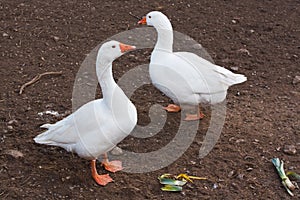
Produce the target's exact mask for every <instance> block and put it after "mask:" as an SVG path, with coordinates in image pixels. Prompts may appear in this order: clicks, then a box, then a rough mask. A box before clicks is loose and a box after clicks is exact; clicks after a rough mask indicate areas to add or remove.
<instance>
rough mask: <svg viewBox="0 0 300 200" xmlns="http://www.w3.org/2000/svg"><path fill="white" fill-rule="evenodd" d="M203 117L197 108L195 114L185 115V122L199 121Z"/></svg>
mask: <svg viewBox="0 0 300 200" xmlns="http://www.w3.org/2000/svg"><path fill="white" fill-rule="evenodd" d="M204 117H205V115H204V114H203V112H201V110H200V108H199V107H198V111H197V114H186V117H185V119H184V120H185V121H195V120H199V119H203V118H204Z"/></svg>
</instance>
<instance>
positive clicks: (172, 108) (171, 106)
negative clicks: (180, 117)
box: [163, 104, 181, 112]
mask: <svg viewBox="0 0 300 200" xmlns="http://www.w3.org/2000/svg"><path fill="white" fill-rule="evenodd" d="M163 109H165V110H166V111H168V112H179V111H180V110H181V108H180V106H178V105H175V104H169V105H168V106H167V107H164V108H163Z"/></svg>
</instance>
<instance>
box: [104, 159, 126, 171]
mask: <svg viewBox="0 0 300 200" xmlns="http://www.w3.org/2000/svg"><path fill="white" fill-rule="evenodd" d="M102 165H103V166H104V168H105V169H106V170H107V171H110V172H117V171H121V170H122V169H123V167H122V162H121V161H119V160H114V161H110V162H108V161H104V162H102Z"/></svg>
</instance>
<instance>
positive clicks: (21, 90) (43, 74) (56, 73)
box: [19, 71, 62, 94]
mask: <svg viewBox="0 0 300 200" xmlns="http://www.w3.org/2000/svg"><path fill="white" fill-rule="evenodd" d="M61 74H62V71H60V72H45V73H42V74H38V75H36V76H35V77H34V78H33V79H32V80H31V81H29V82H27V83H25V84H24V85H22V86H21V89H20V92H19V94H22V93H23V91H24V89H25V87H27V86H29V85H31V84H33V83H35V82H37V81H38V80H40V79H41V78H42V77H43V76H46V75H61Z"/></svg>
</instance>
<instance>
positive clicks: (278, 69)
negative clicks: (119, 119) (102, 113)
mask: <svg viewBox="0 0 300 200" xmlns="http://www.w3.org/2000/svg"><path fill="white" fill-rule="evenodd" d="M155 9H162V10H163V12H164V13H165V14H166V15H167V16H169V18H170V19H171V20H172V23H173V26H174V29H175V30H177V31H179V32H182V33H185V34H187V35H190V36H191V37H192V38H194V39H195V40H196V41H198V42H199V43H201V44H202V45H203V46H204V47H205V48H206V50H207V51H208V52H209V53H210V55H212V57H213V59H214V61H215V62H216V63H217V64H219V65H222V66H225V67H227V68H230V67H233V66H234V67H239V70H238V72H239V73H242V74H245V75H246V76H247V77H248V81H247V82H246V83H244V84H240V85H236V86H234V87H232V88H230V90H229V94H228V96H227V116H226V122H225V126H224V128H223V131H222V135H221V137H220V139H219V140H218V143H217V145H216V146H215V148H214V149H213V150H212V151H211V152H210V153H209V155H208V156H206V157H204V158H203V159H199V158H198V150H199V148H200V145H201V141H202V137H201V134H203V133H204V132H205V131H206V128H207V126H208V123H209V113H208V117H207V118H205V119H204V120H202V121H201V122H200V126H199V130H198V135H197V137H196V138H195V141H194V142H193V144H192V145H191V146H190V148H189V149H188V150H187V151H186V152H185V153H184V155H183V156H182V157H180V159H178V160H177V161H176V162H174V163H173V164H171V165H170V166H168V167H166V168H163V169H160V170H158V171H154V172H149V173H144V174H130V173H125V172H118V173H115V174H112V175H111V176H112V177H113V178H114V180H115V182H114V183H111V184H109V185H107V186H106V187H99V186H98V185H96V184H95V182H94V181H93V179H92V178H91V175H90V170H89V162H88V161H86V160H84V159H82V158H79V157H78V156H77V155H72V154H71V153H68V152H66V151H65V150H63V149H61V148H56V147H49V146H43V145H37V144H35V143H34V142H33V140H32V139H33V137H34V136H36V135H37V134H39V133H41V132H42V130H41V129H40V128H39V126H40V125H41V124H43V123H46V122H55V121H57V120H59V119H58V118H55V117H53V116H44V117H40V116H38V115H37V113H38V112H42V111H45V110H47V109H51V110H56V111H58V112H59V113H64V112H66V111H67V112H71V110H72V102H71V96H72V87H73V82H74V79H75V76H76V73H77V70H78V69H79V67H80V64H81V62H82V61H83V60H84V58H85V56H86V54H88V53H89V52H90V51H91V50H92V49H93V48H94V47H95V46H97V45H98V44H99V43H100V42H102V41H104V40H105V39H106V38H108V37H110V36H112V35H114V34H116V33H118V32H121V31H124V30H127V29H133V28H135V27H138V26H137V24H136V22H137V20H136V19H135V18H133V17H132V16H130V15H129V14H128V13H129V12H132V13H133V14H135V15H138V16H142V15H144V14H146V13H147V12H148V11H151V10H155ZM0 11H1V12H0V19H1V21H0V29H1V30H0V33H1V35H0V52H1V54H0V58H1V59H0V66H1V67H0V72H1V82H2V83H1V88H0V92H1V93H0V95H1V97H0V117H1V118H0V144H1V146H0V180H1V182H0V199H112V198H113V199H242V198H246V199H289V198H290V197H289V196H288V194H287V193H286V192H285V190H284V188H283V187H282V185H281V183H280V181H279V179H278V175H277V174H276V173H275V170H274V167H273V166H272V164H271V162H270V159H271V158H273V157H279V158H281V159H283V160H284V161H285V163H286V165H285V166H286V168H289V169H293V170H294V171H298V172H300V162H299V161H300V159H299V151H300V150H299V149H300V129H299V127H300V109H299V100H300V89H299V84H298V85H295V84H292V81H293V79H294V77H295V76H296V75H300V71H299V61H300V60H299V57H300V43H299V41H300V37H299V36H300V33H299V32H300V17H299V13H300V1H297V0H287V1H281V0H248V1H233V0H223V1H216V0H201V1H198V0H190V1H179V0H176V1H162V0H157V1H140V0H139V1H133V0H128V1H115V2H111V1H96V0H90V1H58V0H53V1H37V0H32V1H21V0H13V1H11V0H2V1H1V2H0ZM232 20H235V21H232ZM234 22H235V23H234ZM54 36H55V37H58V38H59V39H58V40H57V41H55V39H54ZM240 49H247V50H248V51H249V53H250V55H248V54H247V53H246V52H242V51H239V50H240ZM136 56H137V57H138V60H135V59H134V57H129V56H128V55H125V56H124V58H122V59H120V60H118V61H116V63H115V64H114V66H116V67H114V76H115V78H116V79H118V78H119V77H120V76H121V75H122V74H123V73H124V70H125V71H126V70H129V69H130V68H132V67H134V66H136V65H137V64H139V63H140V61H147V60H148V57H147V56H145V57H143V55H140V54H138V53H136ZM124 63H126V64H127V66H126V65H124ZM121 65H122V66H123V67H121ZM118 66H120V67H119V68H118ZM124 66H126V67H124ZM46 71H63V75H61V76H48V77H43V78H42V80H40V81H39V82H37V83H35V84H34V85H31V86H29V87H27V88H26V90H25V92H24V93H23V94H22V95H19V94H18V92H19V90H20V86H21V85H22V84H24V83H25V82H27V81H29V80H31V79H32V78H33V77H34V76H35V75H37V74H38V73H43V72H46ZM238 93H239V94H240V95H237V94H238ZM145 96H146V97H145ZM148 97H149V98H148ZM132 101H133V102H134V103H135V104H136V106H137V108H138V112H139V124H147V123H148V122H149V118H148V116H147V112H148V111H147V109H148V108H149V106H148V107H147V106H146V107H145V106H143V105H145V104H147V105H151V104H152V103H154V102H160V103H161V104H162V105H166V104H167V103H168V102H170V100H169V99H168V98H166V97H164V96H162V95H161V93H160V92H158V91H157V90H156V89H154V88H153V87H152V86H151V85H149V86H145V87H143V88H142V89H140V90H139V91H138V92H137V93H136V95H134V96H133V98H132ZM179 119H180V115H179V114H168V121H169V122H170V123H169V125H167V126H165V127H164V129H163V130H162V131H161V132H160V133H159V134H158V135H159V137H157V138H156V139H159V140H160V141H169V140H170V139H171V138H172V137H170V134H172V133H174V132H176V131H177V128H178V126H177V125H178V120H179ZM11 120H15V121H11ZM176 123H177V124H176ZM149 142H151V140H146V141H142V140H141V139H140V140H138V142H136V141H134V140H133V139H132V138H129V139H126V140H125V141H124V142H122V143H121V144H120V145H121V146H122V145H123V146H125V145H124V143H126V146H127V147H128V148H129V149H130V145H133V144H135V145H133V146H135V147H134V148H137V149H138V148H139V147H138V144H141V146H142V147H143V148H142V149H143V151H146V152H147V151H150V150H153V149H156V148H159V147H160V145H161V144H159V143H157V144H156V143H155V142H154V143H153V141H152V143H149ZM286 144H290V145H294V146H296V148H298V153H297V154H295V155H287V154H285V153H284V152H283V150H282V149H283V147H284V145H286ZM7 150H18V151H20V152H22V153H23V154H24V156H23V157H21V158H14V157H13V156H10V155H7V154H6V153H5V152H6V151H7ZM99 172H101V173H104V170H102V169H101V168H100V167H99ZM181 172H189V173H190V174H193V175H198V176H206V177H208V181H197V182H195V183H194V184H189V185H188V186H187V187H185V188H184V192H183V193H168V192H163V191H161V190H160V185H159V183H158V181H157V177H158V176H159V175H161V174H163V173H174V174H178V173H181ZM232 173H233V175H232ZM215 183H216V184H217V185H218V187H217V188H216V189H213V184H215ZM295 195H296V197H295V198H294V199H297V198H299V197H300V191H299V190H296V191H295Z"/></svg>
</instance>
